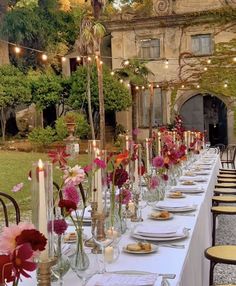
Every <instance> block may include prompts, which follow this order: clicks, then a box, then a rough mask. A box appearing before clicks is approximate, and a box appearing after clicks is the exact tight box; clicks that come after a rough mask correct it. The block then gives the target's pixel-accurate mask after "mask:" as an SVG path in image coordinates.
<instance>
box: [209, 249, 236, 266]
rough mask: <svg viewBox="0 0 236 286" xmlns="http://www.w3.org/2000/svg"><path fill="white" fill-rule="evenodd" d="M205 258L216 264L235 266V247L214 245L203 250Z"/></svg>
mask: <svg viewBox="0 0 236 286" xmlns="http://www.w3.org/2000/svg"><path fill="white" fill-rule="evenodd" d="M205 256H206V258H208V259H209V260H211V261H214V262H216V263H224V264H233V265H236V245H216V246H212V247H209V248H207V249H206V250H205Z"/></svg>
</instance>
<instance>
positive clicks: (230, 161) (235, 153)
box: [221, 145, 236, 169]
mask: <svg viewBox="0 0 236 286" xmlns="http://www.w3.org/2000/svg"><path fill="white" fill-rule="evenodd" d="M222 157H223V158H222V159H221V164H222V167H223V168H224V166H225V165H227V168H230V167H231V168H234V169H235V157H236V145H229V146H227V148H226V149H225V152H224V153H223V155H222ZM224 157H226V159H225V158H224Z"/></svg>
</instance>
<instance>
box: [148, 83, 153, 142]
mask: <svg viewBox="0 0 236 286" xmlns="http://www.w3.org/2000/svg"><path fill="white" fill-rule="evenodd" d="M153 100H154V89H153V83H151V86H150V105H149V138H152V115H153Z"/></svg>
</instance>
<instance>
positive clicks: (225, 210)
mask: <svg viewBox="0 0 236 286" xmlns="http://www.w3.org/2000/svg"><path fill="white" fill-rule="evenodd" d="M211 212H212V218H213V222H212V245H213V246H214V245H215V239H216V237H215V236H216V217H217V216H218V215H236V206H224V205H223V206H213V207H212V208H211Z"/></svg>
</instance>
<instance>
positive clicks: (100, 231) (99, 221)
mask: <svg viewBox="0 0 236 286" xmlns="http://www.w3.org/2000/svg"><path fill="white" fill-rule="evenodd" d="M94 218H95V223H96V226H97V233H96V239H97V240H98V241H99V240H101V241H102V240H105V239H106V234H105V230H104V223H105V218H106V216H105V215H104V213H98V212H96V213H95V214H94ZM92 253H101V250H100V249H99V247H98V246H97V245H96V244H95V245H94V247H93V249H92Z"/></svg>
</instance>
